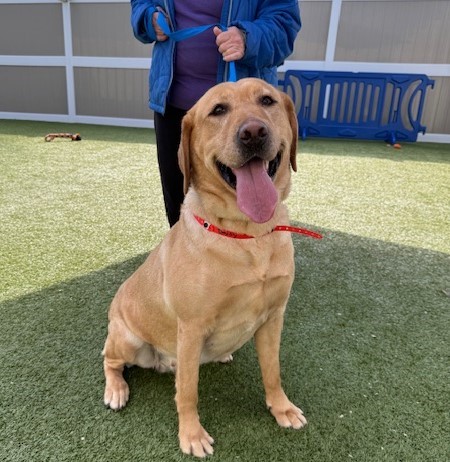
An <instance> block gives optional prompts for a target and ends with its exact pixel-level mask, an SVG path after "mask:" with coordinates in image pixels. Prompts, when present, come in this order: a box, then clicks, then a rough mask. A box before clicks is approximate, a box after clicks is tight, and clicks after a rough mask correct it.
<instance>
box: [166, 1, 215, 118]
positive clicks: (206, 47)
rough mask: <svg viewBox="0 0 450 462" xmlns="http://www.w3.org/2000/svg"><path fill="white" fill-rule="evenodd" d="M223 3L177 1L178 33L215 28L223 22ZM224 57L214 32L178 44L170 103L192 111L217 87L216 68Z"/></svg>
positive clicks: (209, 30) (206, 32)
mask: <svg viewBox="0 0 450 462" xmlns="http://www.w3.org/2000/svg"><path fill="white" fill-rule="evenodd" d="M222 5H223V0H184V1H183V0H174V6H175V23H176V28H177V30H181V29H186V28H188V27H195V26H203V25H206V24H214V23H218V22H219V21H220V16H221V13H222ZM219 59H221V55H220V53H219V51H218V50H217V45H216V37H215V35H214V33H213V31H212V28H211V29H208V30H207V31H205V32H203V33H201V34H199V35H196V36H195V37H192V38H190V39H187V40H183V41H181V42H177V44H176V50H175V64H174V74H173V81H172V86H171V89H170V95H169V103H170V104H171V105H172V106H175V107H177V108H180V109H185V110H187V109H190V108H191V107H192V106H193V105H194V104H195V103H196V102H197V100H198V99H199V98H200V97H201V96H202V95H203V94H204V93H205V92H206V91H207V90H209V89H210V88H211V87H212V86H213V85H215V84H216V83H217V66H218V62H219Z"/></svg>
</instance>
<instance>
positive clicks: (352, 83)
mask: <svg viewBox="0 0 450 462" xmlns="http://www.w3.org/2000/svg"><path fill="white" fill-rule="evenodd" d="M280 84H281V85H282V87H283V90H284V91H285V92H287V93H288V94H289V95H290V96H291V97H292V99H293V100H294V104H295V107H296V111H297V118H298V123H299V135H300V136H301V138H302V139H306V138H307V137H308V136H318V137H327V138H358V139H375V140H385V141H386V142H388V143H391V144H394V143H396V142H398V141H416V140H417V134H418V133H419V132H422V133H425V129H426V127H424V126H422V125H421V123H420V120H421V117H422V111H423V106H424V102H425V95H426V92H427V89H428V87H429V86H431V88H433V86H434V81H433V80H431V79H429V78H428V77H427V76H426V75H423V74H381V73H368V72H328V71H295V70H288V71H286V73H285V75H284V80H283V81H281V82H280Z"/></svg>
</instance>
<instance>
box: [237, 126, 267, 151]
mask: <svg viewBox="0 0 450 462" xmlns="http://www.w3.org/2000/svg"><path fill="white" fill-rule="evenodd" d="M268 135H269V131H268V129H267V126H266V125H265V124H264V123H263V122H262V121H260V120H256V119H251V120H247V121H246V122H244V123H243V124H242V125H241V127H240V129H239V141H240V142H241V143H242V144H244V145H245V146H247V147H248V148H253V149H255V148H259V147H262V146H263V145H264V143H265V142H266V140H267V137H268Z"/></svg>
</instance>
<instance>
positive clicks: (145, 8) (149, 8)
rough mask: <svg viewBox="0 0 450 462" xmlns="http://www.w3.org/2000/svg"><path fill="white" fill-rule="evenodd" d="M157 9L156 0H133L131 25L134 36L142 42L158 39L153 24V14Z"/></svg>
mask: <svg viewBox="0 0 450 462" xmlns="http://www.w3.org/2000/svg"><path fill="white" fill-rule="evenodd" d="M155 11H156V2H154V1H152V0H131V27H132V28H133V33H134V36H135V37H136V38H137V39H138V40H139V41H140V42H142V43H151V42H154V41H155V40H156V32H155V29H154V28H153V26H152V15H153V13H154V12H155Z"/></svg>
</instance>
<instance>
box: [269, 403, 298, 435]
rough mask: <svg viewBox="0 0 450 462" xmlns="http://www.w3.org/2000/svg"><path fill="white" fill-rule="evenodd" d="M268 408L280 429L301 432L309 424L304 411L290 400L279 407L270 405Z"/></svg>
mask: <svg viewBox="0 0 450 462" xmlns="http://www.w3.org/2000/svg"><path fill="white" fill-rule="evenodd" d="M268 407H269V409H270V412H271V413H272V415H273V416H274V417H275V419H276V421H277V423H278V425H279V426H280V427H283V428H294V429H295V430H299V429H300V428H302V427H304V426H305V425H306V423H307V421H306V418H305V416H304V415H303V411H302V410H301V409H300V408H298V407H297V406H294V404H292V403H291V402H290V401H289V400H286V402H285V403H283V404H281V405H278V406H271V405H269V404H268Z"/></svg>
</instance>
